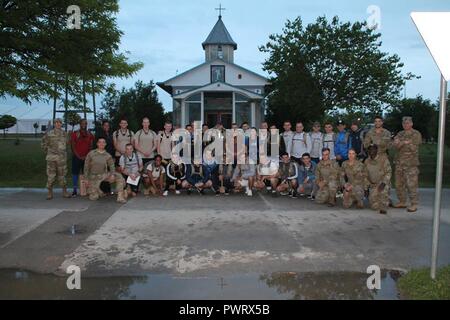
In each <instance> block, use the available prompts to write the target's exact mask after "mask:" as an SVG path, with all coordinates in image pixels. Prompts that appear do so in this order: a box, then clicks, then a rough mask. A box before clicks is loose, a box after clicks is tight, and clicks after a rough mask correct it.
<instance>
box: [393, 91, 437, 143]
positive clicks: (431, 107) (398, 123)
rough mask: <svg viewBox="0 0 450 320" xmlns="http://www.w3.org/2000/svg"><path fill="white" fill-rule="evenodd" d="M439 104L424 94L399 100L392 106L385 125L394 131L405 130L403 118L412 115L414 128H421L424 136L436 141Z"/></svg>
mask: <svg viewBox="0 0 450 320" xmlns="http://www.w3.org/2000/svg"><path fill="white" fill-rule="evenodd" d="M438 110H439V109H438V106H437V105H436V104H434V103H432V102H431V101H430V100H425V99H423V97H422V96H417V97H415V98H408V99H403V100H400V101H398V103H396V104H394V105H393V106H392V111H391V112H390V113H389V114H388V115H387V116H386V119H385V125H386V127H388V128H389V129H390V130H392V131H393V132H399V131H401V130H403V127H402V118H403V117H404V116H411V117H412V118H413V121H414V128H415V129H417V130H419V131H420V133H421V134H422V136H423V138H424V139H426V140H430V139H431V138H433V139H434V141H436V137H437V127H436V124H435V123H434V122H435V119H436V118H437V115H438Z"/></svg>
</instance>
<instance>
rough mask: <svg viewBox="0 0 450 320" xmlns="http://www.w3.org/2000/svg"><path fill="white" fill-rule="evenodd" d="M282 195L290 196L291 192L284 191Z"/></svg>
mask: <svg viewBox="0 0 450 320" xmlns="http://www.w3.org/2000/svg"><path fill="white" fill-rule="evenodd" d="M280 194H281V195H282V196H287V195H289V192H286V191H283V192H280Z"/></svg>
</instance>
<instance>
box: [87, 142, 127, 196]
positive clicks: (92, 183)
mask: <svg viewBox="0 0 450 320" xmlns="http://www.w3.org/2000/svg"><path fill="white" fill-rule="evenodd" d="M105 148H106V140H105V139H104V138H99V139H98V141H97V149H95V150H92V151H91V152H89V153H88V155H87V156H86V160H85V165H84V174H85V176H86V177H87V179H88V183H87V187H88V195H89V200H98V198H100V197H102V196H104V193H103V191H102V190H101V189H100V185H101V184H102V182H109V183H115V184H116V189H117V202H119V203H125V202H126V195H125V194H126V190H124V185H125V180H124V179H123V177H122V175H121V174H120V173H118V172H116V171H115V166H114V160H113V158H112V156H111V155H110V154H109V153H108V152H107V151H106V149H105Z"/></svg>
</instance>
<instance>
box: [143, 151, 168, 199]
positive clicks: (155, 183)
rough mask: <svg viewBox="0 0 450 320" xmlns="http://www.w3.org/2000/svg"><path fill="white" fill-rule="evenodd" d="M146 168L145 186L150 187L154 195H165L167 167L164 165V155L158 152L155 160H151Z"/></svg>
mask: <svg viewBox="0 0 450 320" xmlns="http://www.w3.org/2000/svg"><path fill="white" fill-rule="evenodd" d="M146 169H147V177H145V179H144V184H145V186H146V187H147V188H149V189H150V192H151V193H152V194H153V195H163V190H164V187H165V185H164V175H165V173H166V169H165V168H164V166H163V165H162V156H160V155H159V154H158V155H157V156H156V157H155V161H153V162H150V163H149V164H148V166H147V168H146Z"/></svg>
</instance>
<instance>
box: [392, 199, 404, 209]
mask: <svg viewBox="0 0 450 320" xmlns="http://www.w3.org/2000/svg"><path fill="white" fill-rule="evenodd" d="M393 207H394V208H396V209H406V203H404V202H403V201H400V202H398V203H396V204H394V205H393Z"/></svg>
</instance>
